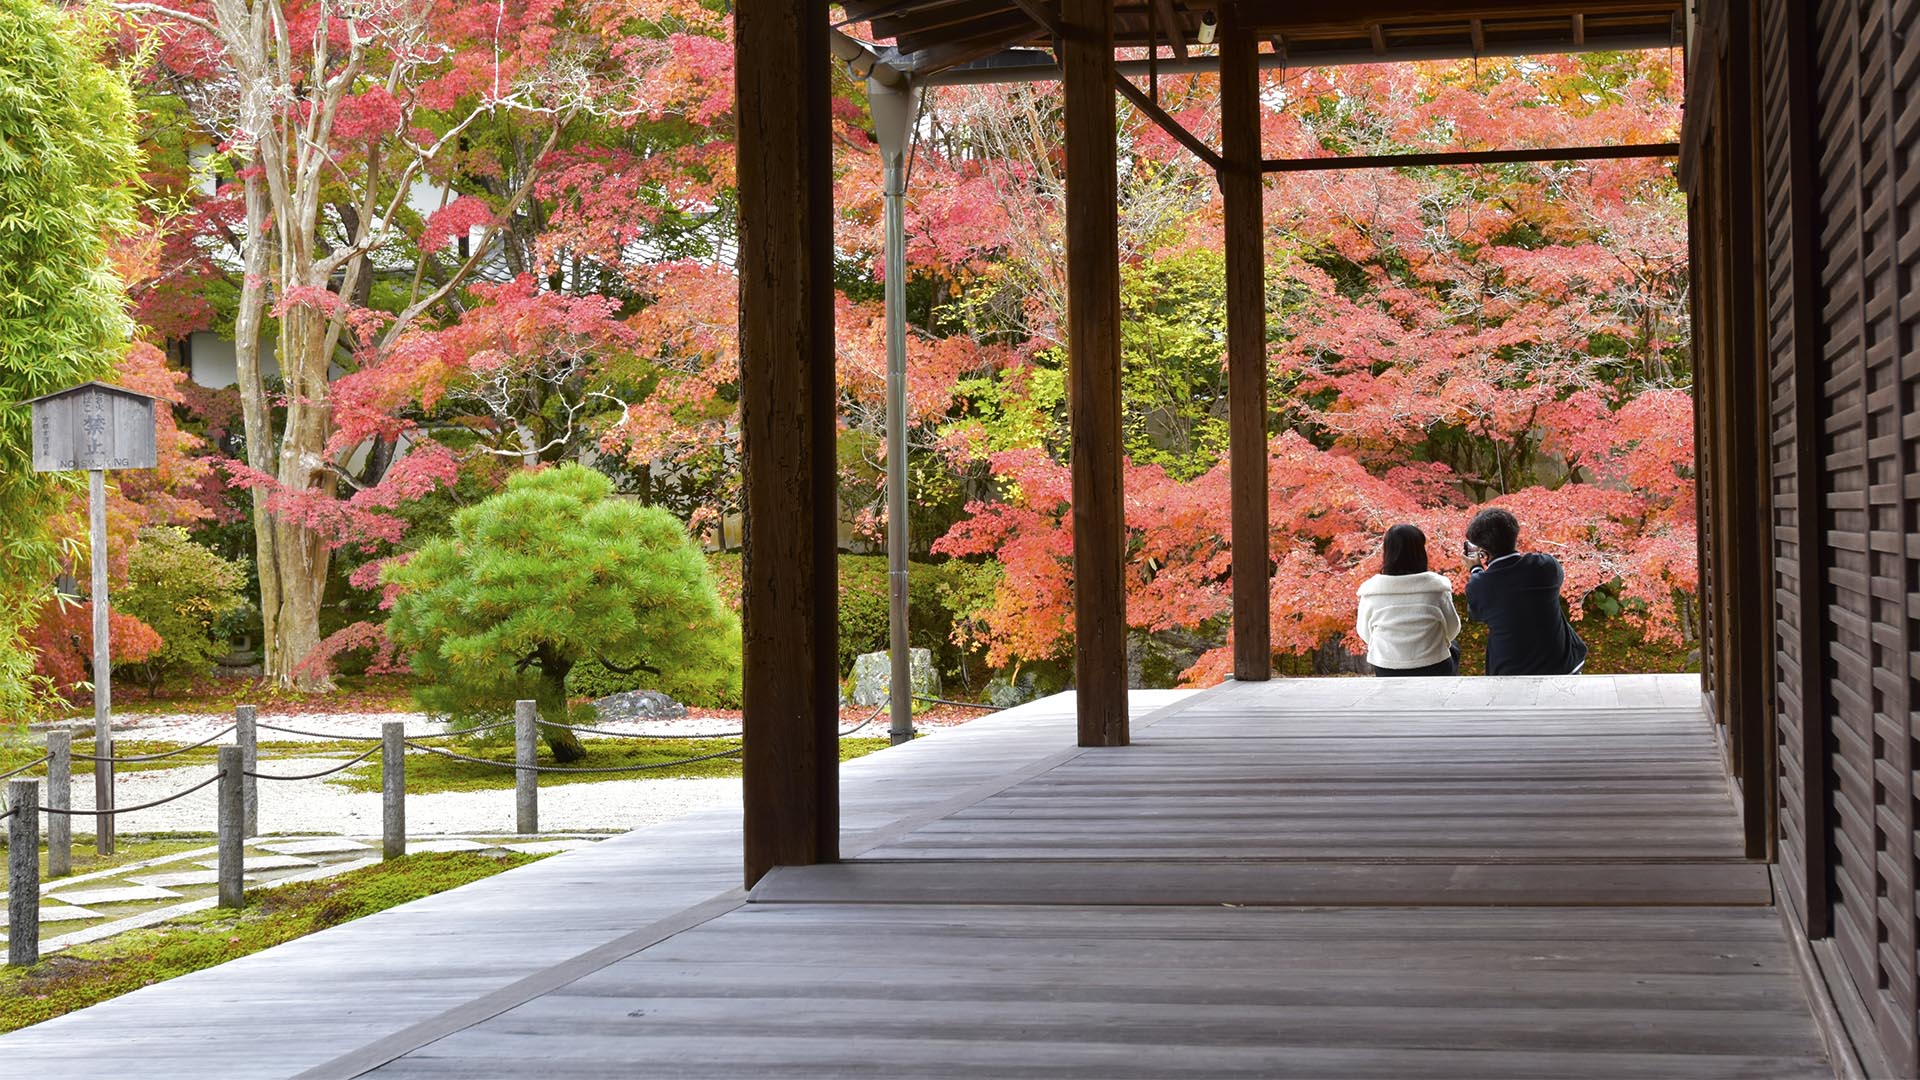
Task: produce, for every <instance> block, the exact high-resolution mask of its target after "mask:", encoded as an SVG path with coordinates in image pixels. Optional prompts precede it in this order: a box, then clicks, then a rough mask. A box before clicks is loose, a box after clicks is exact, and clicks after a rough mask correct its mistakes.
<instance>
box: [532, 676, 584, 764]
mask: <svg viewBox="0 0 1920 1080" xmlns="http://www.w3.org/2000/svg"><path fill="white" fill-rule="evenodd" d="M545 651H546V650H545V649H542V650H541V652H543V653H544V652H545ZM572 668H573V663H572V661H568V660H560V659H549V658H546V657H544V656H543V657H542V660H541V664H540V689H539V690H538V691H536V697H537V699H538V701H539V704H540V715H542V716H544V717H546V718H547V719H548V720H551V721H554V722H556V723H562V724H564V723H566V722H567V672H568V671H570V670H572ZM540 736H541V738H544V739H545V740H547V749H549V750H551V751H553V760H554V761H556V762H558V763H560V764H562V765H566V764H569V763H571V762H575V761H579V760H580V759H581V758H584V757H586V756H587V748H586V747H584V746H582V745H580V736H578V735H575V734H574V733H573V732H571V731H568V730H567V729H566V728H561V727H551V726H549V725H547V724H542V725H540Z"/></svg>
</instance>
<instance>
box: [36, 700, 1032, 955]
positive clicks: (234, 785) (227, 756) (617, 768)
mask: <svg viewBox="0 0 1920 1080" xmlns="http://www.w3.org/2000/svg"><path fill="white" fill-rule="evenodd" d="M914 697H915V698H916V699H918V700H922V701H931V702H935V703H937V704H944V705H958V706H964V707H967V708H977V709H985V710H990V711H999V709H1000V708H1001V707H1000V706H994V705H975V704H972V703H969V702H963V701H950V700H948V699H945V698H938V697H931V696H927V695H920V694H916V695H914ZM887 705H888V702H886V701H882V702H881V703H880V705H879V706H878V707H877V708H875V709H874V710H873V712H872V713H870V714H869V715H868V716H867V717H866V718H865V719H864V720H861V721H860V722H859V723H857V724H855V725H853V726H852V727H850V728H848V729H846V730H844V731H839V732H837V734H838V736H839V737H840V738H845V737H847V736H849V735H852V734H854V733H856V732H859V731H861V730H862V729H864V728H866V727H867V726H868V725H870V724H872V723H873V722H874V721H875V720H878V719H879V718H880V717H881V715H882V714H884V713H885V712H886V711H887ZM506 727H511V728H513V731H514V760H512V761H496V760H493V759H490V758H484V757H479V756H477V755H473V754H464V753H460V752H459V751H456V750H449V749H447V748H446V747H444V746H434V745H430V744H429V743H428V742H427V741H426V740H429V739H448V738H459V737H463V736H467V735H474V734H479V733H482V732H486V731H493V730H496V729H499V728H506ZM543 728H560V729H564V730H567V731H575V732H580V733H583V734H589V735H598V736H603V737H614V738H635V739H668V738H687V739H700V740H712V739H739V738H742V737H743V734H744V733H743V732H728V733H725V734H708V735H693V736H673V735H663V734H659V733H656V732H631V731H608V730H604V729H601V728H592V727H581V726H575V725H572V724H553V723H546V722H543V721H542V720H541V719H540V717H539V709H538V706H537V705H536V704H535V703H534V702H532V701H525V700H523V701H519V702H516V703H515V705H514V716H513V719H511V720H503V721H500V722H498V723H491V724H483V725H480V726H478V727H473V728H468V729H466V730H463V731H446V732H437V733H432V734H421V735H413V736H409V735H408V734H407V733H406V725H405V723H404V722H402V721H398V720H390V721H387V722H386V723H385V724H383V725H382V729H381V733H380V735H379V736H377V737H375V736H364V735H350V734H346V733H329V732H317V731H306V730H302V729H300V728H292V727H286V726H283V725H279V724H266V723H260V722H259V721H258V719H257V717H256V713H255V710H254V707H253V706H250V705H242V706H240V707H239V708H238V709H236V710H235V722H234V723H233V724H231V725H228V726H227V727H225V728H222V729H221V730H220V731H218V732H215V733H214V734H212V735H210V736H208V737H207V738H205V739H202V740H200V741H199V742H196V743H193V744H191V745H188V746H181V747H177V748H175V749H172V750H167V751H163V752H160V753H154V754H138V755H129V756H126V757H113V756H110V754H111V749H112V744H111V743H109V744H108V750H109V754H108V755H101V756H95V755H92V754H77V753H74V752H73V751H72V747H71V743H70V737H71V733H70V732H69V731H67V730H65V729H59V730H56V731H51V732H49V733H48V735H47V751H48V752H47V753H46V754H45V755H43V756H41V757H39V758H37V759H35V760H33V761H30V762H27V763H26V764H24V765H20V766H18V767H16V768H14V769H11V770H9V771H7V772H5V773H0V781H6V787H5V795H6V801H5V802H4V803H0V805H4V806H6V807H7V808H6V809H4V810H0V822H4V823H5V830H6V836H7V842H8V883H9V889H10V890H11V892H12V895H14V896H18V897H28V898H37V897H38V896H39V895H40V861H39V848H40V815H41V814H43V813H44V814H46V815H47V837H46V839H47V853H48V854H47V862H48V869H47V876H49V877H54V878H58V877H62V876H64V875H66V874H67V873H68V872H70V862H69V860H68V857H69V856H70V854H71V852H70V851H68V850H65V849H67V848H69V847H70V837H71V833H70V829H69V825H68V822H70V821H71V819H73V818H94V819H96V820H102V819H104V820H102V826H101V829H100V833H101V835H106V833H107V828H108V823H110V822H111V821H113V820H115V819H117V817H118V816H119V815H121V814H132V813H138V812H140V811H143V810H152V809H154V808H156V807H161V806H165V805H167V804H168V803H172V802H177V801H178V800H181V799H184V798H186V797H187V796H189V795H192V794H194V793H195V792H198V791H203V790H205V789H206V788H208V787H212V786H214V785H216V784H217V785H219V789H218V791H217V792H216V798H215V805H216V810H215V818H216V821H215V832H216V837H217V840H218V849H219V858H218V860H217V862H216V865H217V867H218V869H217V871H216V878H217V879H218V880H217V884H218V899H217V903H218V904H219V906H221V907H226V908H238V907H241V906H243V905H244V903H245V880H244V876H243V869H244V868H243V865H242V863H243V857H244V850H245V846H246V840H247V838H248V837H252V836H257V835H259V834H260V833H259V827H258V818H257V808H258V800H257V790H256V786H255V785H256V782H257V781H261V780H267V781H273V782H290V781H307V780H320V779H324V778H326V777H329V776H333V775H336V774H338V773H343V772H345V771H347V770H348V769H352V768H354V767H355V766H358V765H361V764H363V763H365V762H367V761H369V760H371V759H372V758H374V757H375V756H378V757H379V758H380V792H381V840H382V853H383V854H384V856H385V857H386V858H389V859H392V858H398V857H400V856H402V855H405V854H406V849H407V837H406V802H407V800H406V794H407V792H406V786H407V785H406V761H407V752H408V751H409V750H411V751H414V752H415V753H421V754H435V755H438V756H440V757H443V758H447V759H450V760H453V761H462V762H468V763H470V764H475V765H483V766H487V767H490V768H495V769H506V770H509V771H511V772H512V773H513V774H514V802H515V806H514V811H515V815H514V816H515V831H516V832H517V833H520V834H522V835H528V834H537V833H538V832H539V778H540V776H541V774H549V775H573V776H584V775H618V774H623V773H624V774H632V773H644V772H658V771H660V770H663V769H675V768H681V767H684V766H688V765H698V764H701V763H703V762H708V761H718V760H720V759H723V758H732V757H737V756H739V754H740V753H741V752H742V751H743V750H744V749H745V747H744V746H732V747H728V748H727V749H724V750H718V751H715V752H713V753H710V754H697V755H694V756H691V757H683V758H676V759H674V760H671V761H654V762H646V763H642V764H635V765H598V766H576V765H541V764H539V763H538V761H537V756H538V746H539V741H540V731H541V729H543ZM260 731H275V732H281V733H284V734H288V735H298V736H303V737H306V738H311V739H322V740H327V741H332V742H351V743H372V744H373V745H371V746H368V747H367V748H366V749H365V750H364V751H362V752H361V753H359V754H356V755H355V756H354V757H352V758H350V759H348V760H345V761H342V762H340V763H339V764H337V765H331V766H330V767H328V768H325V769H322V770H320V771H318V772H308V773H298V774H276V773H269V772H260V771H258V769H257V763H258V761H259V755H258V751H259V741H258V740H259V732H260ZM229 734H232V735H233V736H234V741H233V742H232V743H228V744H222V745H220V746H217V747H215V755H216V762H215V765H216V769H215V772H214V774H213V775H212V776H209V777H207V778H206V779H205V780H202V781H200V782H199V783H196V784H193V785H192V786H190V787H187V788H184V789H182V790H180V791H176V792H174V793H172V794H170V795H166V796H163V797H161V798H157V799H153V800H151V801H148V802H143V803H139V804H137V805H134V806H113V805H111V801H110V800H108V803H109V804H108V805H107V806H105V807H103V808H100V809H94V810H77V809H74V808H73V807H72V806H70V805H69V798H70V794H69V783H68V781H69V779H70V773H71V769H72V765H73V763H74V762H75V761H91V762H104V763H107V764H108V765H114V764H130V763H134V762H146V761H161V760H164V759H167V758H172V757H176V756H179V755H181V754H185V753H187V752H189V751H192V750H198V749H201V748H203V747H206V746H209V745H212V744H213V743H215V742H217V741H218V740H220V739H222V738H225V737H226V736H227V735H229ZM300 756H305V755H302V754H301V753H299V752H298V751H295V752H293V753H290V754H288V755H286V756H285V757H300ZM285 757H277V758H270V759H269V760H285ZM43 765H46V766H48V767H49V768H48V777H47V785H46V794H47V798H46V800H45V801H44V802H43V801H42V800H41V798H40V782H39V781H38V780H31V779H25V780H23V779H14V778H15V777H18V776H19V775H20V774H21V773H25V772H28V771H29V770H32V769H37V768H39V767H41V766H43ZM55 774H58V775H55ZM110 792H111V789H109V793H110ZM102 854H112V847H111V845H110V844H109V845H108V846H106V847H105V848H104V849H103V851H102ZM39 940H40V932H39V906H38V904H37V903H23V904H12V905H9V911H8V929H7V962H8V963H10V964H16V965H22V966H24V965H31V964H34V963H37V962H38V958H39Z"/></svg>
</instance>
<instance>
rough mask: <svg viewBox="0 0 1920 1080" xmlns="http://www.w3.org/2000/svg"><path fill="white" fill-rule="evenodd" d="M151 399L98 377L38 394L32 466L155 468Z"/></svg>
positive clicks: (40, 469) (39, 469) (48, 469)
mask: <svg viewBox="0 0 1920 1080" xmlns="http://www.w3.org/2000/svg"><path fill="white" fill-rule="evenodd" d="M153 400H154V399H153V398H151V397H149V396H147V395H146V394H142V393H138V392H136V391H133V390H128V389H125V388H124V387H119V386H109V385H107V384H106V383H98V382H90V383H82V384H81V385H79V386H75V387H73V388H71V389H67V390H62V391H60V392H59V393H57V394H48V395H47V396H45V397H39V398H34V399H33V400H32V401H31V402H29V403H28V404H30V405H32V406H33V469H34V471H35V472H69V471H80V470H85V471H88V472H92V471H94V470H99V469H151V468H153V467H154V466H155V465H156V464H157V462H158V456H157V450H156V447H155V445H154V422H153Z"/></svg>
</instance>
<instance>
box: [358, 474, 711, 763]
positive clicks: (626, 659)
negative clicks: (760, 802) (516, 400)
mask: <svg viewBox="0 0 1920 1080" xmlns="http://www.w3.org/2000/svg"><path fill="white" fill-rule="evenodd" d="M611 492H612V485H611V484H610V483H608V481H607V478H606V477H604V476H602V475H600V474H599V473H597V472H594V471H593V470H591V469H588V468H585V467H583V466H580V465H571V464H570V465H562V466H560V467H558V468H554V469H546V470H542V471H540V472H527V473H520V474H518V475H516V476H515V477H514V478H513V479H512V480H510V481H509V482H508V483H507V487H506V490H504V491H502V492H500V493H499V494H497V495H494V496H493V497H491V498H489V499H487V500H485V501H484V502H481V503H478V504H476V505H474V506H470V507H468V508H467V509H465V510H462V511H460V512H459V513H458V514H455V515H454V518H453V534H452V536H450V537H447V538H444V539H440V540H435V541H433V542H431V543H429V544H427V545H426V546H425V547H422V548H421V549H420V550H419V551H418V552H416V553H415V554H414V556H413V557H412V558H411V559H409V560H407V562H406V563H404V564H402V565H399V566H396V567H394V568H393V569H391V570H389V571H388V572H387V574H386V579H387V580H388V581H389V582H390V583H392V584H394V585H396V586H398V587H399V590H400V593H399V596H398V598H397V599H396V600H395V602H394V605H393V615H392V618H391V619H389V620H388V623H387V632H388V634H389V635H390V636H391V637H392V638H393V640H394V641H396V642H397V643H399V644H400V645H401V646H402V647H403V648H406V649H409V650H412V651H413V668H414V671H415V672H416V673H417V674H419V676H420V684H419V687H418V689H416V691H415V694H416V696H417V697H418V698H419V700H420V702H421V704H422V705H423V706H425V707H426V708H428V709H431V710H434V711H436V712H440V713H444V714H447V715H450V716H453V717H455V718H456V719H457V720H469V721H471V720H476V719H478V718H481V717H487V716H500V715H502V714H504V713H505V712H506V711H507V710H509V709H510V708H511V706H512V703H513V702H514V701H515V700H517V699H520V698H533V699H534V700H536V701H538V702H539V703H540V715H541V717H542V719H544V720H547V721H554V722H561V723H566V722H569V721H568V719H567V718H568V716H569V713H568V709H567V675H568V673H569V672H571V671H572V670H573V667H574V665H575V664H578V663H579V662H581V661H582V660H586V659H589V658H591V659H594V660H597V661H599V662H600V663H602V664H604V665H606V666H607V667H608V668H611V669H613V670H615V671H620V672H634V671H640V672H646V673H647V674H648V675H649V676H651V678H652V680H653V681H654V683H655V685H656V686H658V687H659V688H660V689H661V690H662V691H664V692H666V693H668V694H672V695H674V696H675V697H680V698H683V699H689V698H690V699H695V700H711V699H712V698H713V697H715V696H723V695H727V694H737V693H738V688H739V684H740V622H739V620H738V619H737V618H736V617H735V616H734V615H733V613H732V612H731V611H729V610H728V609H727V607H726V605H725V604H723V603H722V602H721V601H720V596H719V594H718V593H717V592H716V591H715V589H714V584H713V578H712V576H711V572H710V571H709V570H708V567H707V562H706V560H705V559H704V558H702V557H701V554H700V549H699V547H698V546H696V545H695V544H694V542H693V541H692V540H691V539H689V538H688V536H687V532H686V529H685V528H684V527H683V526H682V525H681V523H680V521H679V520H678V519H677V518H675V517H674V516H673V515H672V514H669V513H667V512H666V511H664V510H660V509H657V508H654V507H647V506H641V505H640V504H639V503H637V502H633V501H630V500H626V499H615V498H609V497H608V496H609V495H610V494H611ZM541 730H542V735H543V736H544V737H545V739H546V741H547V745H548V746H549V747H551V748H552V749H553V755H554V758H555V760H557V761H562V762H566V761H576V760H578V759H580V758H581V757H582V756H584V755H585V750H584V749H583V748H582V747H581V745H580V742H579V740H578V739H576V738H574V737H573V734H572V733H571V732H568V731H566V730H564V729H559V728H552V727H543V728H542V729H541Z"/></svg>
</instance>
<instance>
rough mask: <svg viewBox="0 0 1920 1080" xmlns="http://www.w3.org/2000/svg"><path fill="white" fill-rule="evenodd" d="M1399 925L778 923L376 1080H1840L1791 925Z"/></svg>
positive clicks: (1447, 921) (1312, 915) (1630, 916)
mask: <svg viewBox="0 0 1920 1080" xmlns="http://www.w3.org/2000/svg"><path fill="white" fill-rule="evenodd" d="M1382 914H1385V913H1380V912H1364V911H1338V910H1333V911H1328V910H1319V911H1316V910H1302V909H1256V908H1239V909H1236V908H1221V907H1210V908H1207V907H1185V908H1155V909H1136V908H1129V907H1116V906H1098V907H1020V906H1011V907H1009V906H1001V907H983V906H978V905H961V906H952V907H931V908H930V907H920V906H916V907H909V908H899V909H889V908H887V907H885V906H879V907H877V908H876V907H875V906H872V905H835V904H823V905H798V904H770V905H758V904H756V905H750V906H748V907H745V908H742V909H740V910H738V911H735V912H733V913H730V914H728V915H725V916H723V917H721V918H720V919H717V920H714V921H713V922H711V923H708V924H706V925H704V926H702V927H700V928H698V929H696V930H692V931H689V932H687V933H685V934H682V935H679V936H677V937H676V938H674V939H673V940H671V941H668V942H663V943H662V944H661V945H660V946H657V947H655V948H653V949H650V950H648V951H647V952H645V953H641V954H638V955H636V956H633V957H630V958H628V959H627V960H623V961H621V962H619V963H616V964H614V965H611V966H609V967H607V968H605V969H603V970H602V971H599V972H597V973H595V974H593V975H590V976H587V977H585V978H582V979H580V980H579V981H577V982H575V983H573V984H571V985H569V986H568V987H566V988H565V989H564V990H562V991H559V992H556V993H554V994H551V995H548V996H546V997H544V998H541V999H539V1000H537V1001H533V1002H529V1003H528V1004H527V1005H525V1006H522V1007H520V1008H518V1009H515V1010H512V1011H510V1012H507V1013H504V1014H502V1015H500V1016H498V1017H495V1018H494V1019H492V1020H489V1021H486V1022H484V1023H482V1024H479V1025H477V1026H475V1027H473V1028H470V1029H468V1030H467V1031H463V1032H461V1033H460V1034H459V1035H457V1036H454V1037H451V1038H448V1039H444V1040H441V1041H440V1042H437V1043H435V1044H433V1045H431V1046H428V1047H424V1048H422V1049H421V1050H419V1051H416V1052H415V1053H414V1054H412V1055H409V1056H408V1057H407V1058H405V1059H402V1060H400V1061H396V1062H394V1063H393V1064H391V1065H388V1066H387V1067H385V1068H383V1069H381V1070H379V1071H377V1072H376V1073H375V1074H374V1075H375V1076H378V1077H382V1078H389V1080H390V1078H410V1077H455V1076H458V1077H491V1076H499V1075H503V1073H502V1072H501V1071H500V1068H501V1066H500V1062H502V1061H505V1060H512V1061H513V1062H514V1063H515V1066H516V1067H518V1068H524V1069H525V1070H526V1071H525V1072H522V1073H519V1074H517V1075H525V1076H530V1077H544V1076H552V1077H573V1076H613V1075H620V1076H643V1077H644V1076H689V1075H692V1076H718V1075H726V1074H728V1073H729V1072H733V1073H736V1074H744V1073H747V1072H751V1073H753V1074H755V1075H766V1076H823V1075H844V1076H901V1077H933V1076H1013V1075H1017V1076H1074V1077H1094V1076H1113V1077H1150V1076H1254V1075H1257V1076H1323V1077H1386V1076H1408V1075H1419V1076H1441V1077H1470V1076H1547V1075H1551V1076H1594V1077H1622V1076H1668V1077H1707V1076H1818V1075H1822V1074H1825V1073H1827V1069H1826V1065H1825V1061H1824V1058H1823V1057H1822V1052H1821V1049H1820V1043H1819V1039H1818V1036H1817V1033H1816V1032H1815V1030H1814V1027H1813V1022H1812V1019H1811V1017H1810V1016H1809V1015H1808V1013H1807V1009H1806V1006H1805V1003H1804V1000H1803V999H1802V998H1801V997H1800V994H1799V989H1798V986H1797V984H1796V983H1795V981H1794V979H1795V975H1794V972H1795V968H1794V961H1793V959H1792V958H1791V956H1790V955H1789V954H1788V952H1787V949H1786V945H1785V942H1784V941H1783V940H1782V939H1781V937H1780V934H1779V929H1778V920H1777V916H1776V915H1775V914H1774V913H1773V912H1772V911H1770V910H1768V909H1765V908H1746V909H1718V910H1715V911H1713V912H1711V913H1710V915H1708V917H1703V915H1706V914H1707V913H1703V912H1700V911H1673V910H1670V909H1640V910H1621V909H1592V910H1581V909H1562V910H1544V909H1498V908H1479V909H1453V910H1433V909H1417V910H1411V911H1396V912H1392V913H1390V914H1391V919H1390V920H1383V919H1382V918H1380V915H1382ZM770 963H771V966H772V969H773V970H771V971H770V970H769V965H770ZM703 1044H704V1045H703ZM535 1046H538V1047H540V1048H542V1052H541V1054H540V1056H539V1058H538V1059H537V1060H535V1059H529V1058H527V1057H525V1056H523V1055H525V1054H526V1052H527V1051H528V1050H529V1049H530V1048H532V1047H535Z"/></svg>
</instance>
